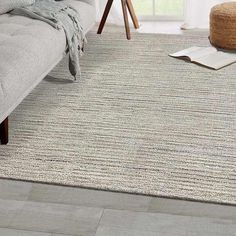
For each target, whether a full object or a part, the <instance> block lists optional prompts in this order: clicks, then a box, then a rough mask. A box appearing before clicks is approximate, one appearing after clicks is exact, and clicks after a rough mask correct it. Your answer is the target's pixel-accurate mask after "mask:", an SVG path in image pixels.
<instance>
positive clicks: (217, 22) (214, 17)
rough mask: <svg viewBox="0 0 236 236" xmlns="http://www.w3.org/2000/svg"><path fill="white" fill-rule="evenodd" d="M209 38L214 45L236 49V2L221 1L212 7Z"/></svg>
mask: <svg viewBox="0 0 236 236" xmlns="http://www.w3.org/2000/svg"><path fill="white" fill-rule="evenodd" d="M210 40H211V43H212V44H213V45H214V46H216V47H219V48H224V49H233V50H236V2H227V3H223V4H219V5H216V6H215V7H213V8H212V10H211V14H210Z"/></svg>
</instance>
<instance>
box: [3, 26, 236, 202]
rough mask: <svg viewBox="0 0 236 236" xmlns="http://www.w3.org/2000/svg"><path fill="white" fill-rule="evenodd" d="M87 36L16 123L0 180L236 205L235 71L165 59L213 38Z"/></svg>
mask: <svg viewBox="0 0 236 236" xmlns="http://www.w3.org/2000/svg"><path fill="white" fill-rule="evenodd" d="M132 37H133V39H132V40H131V41H127V40H126V39H125V37H124V34H123V32H122V34H121V33H120V32H112V31H110V32H107V31H106V32H104V34H103V35H102V36H97V35H96V34H95V33H90V34H89V35H88V45H87V49H86V54H85V56H84V57H83V58H82V60H81V66H82V71H83V75H82V77H81V79H79V81H78V82H77V83H72V82H70V79H71V77H70V75H69V73H68V69H67V67H68V64H67V60H64V61H62V63H61V64H60V65H59V66H58V67H57V68H55V69H54V71H53V72H52V73H51V74H50V76H48V77H47V78H46V79H45V80H44V81H43V82H42V83H41V84H40V85H39V86H38V87H37V88H36V89H35V90H34V91H33V92H32V93H31V94H30V95H29V96H28V97H27V98H26V99H25V100H24V101H23V103H22V104H21V105H20V106H19V107H18V108H17V109H16V110H15V111H14V112H13V114H12V115H11V116H10V124H11V126H10V143H9V145H8V146H0V177H2V178H11V179H19V180H29V181H36V182H37V181H39V182H45V183H55V184H63V185H70V186H78V187H86V188H95V189H102V190H111V191H120V192H129V193H137V194H145V195H153V196H162V197H171V198H180V199H190V200H199V201H207V202H217V203H226V204H236V135H235V134H236V95H235V93H236V65H232V66H230V67H227V68H224V69H222V70H220V71H213V70H209V69H206V68H203V67H199V66H197V65H194V64H191V63H186V62H184V61H181V60H176V59H173V58H170V57H168V56H167V55H168V53H171V52H176V51H178V50H181V49H183V48H186V47H188V46H193V45H197V46H201V45H202V46H205V45H208V40H207V34H206V33H200V32H193V33H187V34H185V35H152V34H150V35H145V34H138V33H136V34H133V36H132Z"/></svg>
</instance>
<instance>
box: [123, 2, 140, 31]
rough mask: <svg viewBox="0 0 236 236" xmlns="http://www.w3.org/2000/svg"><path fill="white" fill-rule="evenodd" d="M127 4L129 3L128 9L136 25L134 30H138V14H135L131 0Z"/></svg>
mask: <svg viewBox="0 0 236 236" xmlns="http://www.w3.org/2000/svg"><path fill="white" fill-rule="evenodd" d="M126 3H127V7H128V10H129V13H130V16H131V19H132V21H133V24H134V28H135V29H138V28H139V23H138V18H137V16H136V14H135V11H134V7H133V4H132V1H131V0H126Z"/></svg>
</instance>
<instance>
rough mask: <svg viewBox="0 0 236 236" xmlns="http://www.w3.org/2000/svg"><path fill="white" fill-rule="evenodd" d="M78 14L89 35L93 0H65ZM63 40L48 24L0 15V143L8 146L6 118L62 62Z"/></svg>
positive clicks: (62, 36)
mask: <svg viewBox="0 0 236 236" xmlns="http://www.w3.org/2000/svg"><path fill="white" fill-rule="evenodd" d="M64 1H65V2H68V3H69V4H71V5H72V6H73V7H74V8H76V9H77V10H78V12H79V13H80V16H81V23H82V26H83V28H84V30H85V32H88V31H89V30H90V29H91V28H92V27H93V25H94V23H95V7H94V0H64ZM65 48H66V37H65V34H64V32H63V31H62V30H60V31H58V30H56V29H54V28H53V27H52V26H50V25H49V24H47V23H45V22H42V21H39V20H33V19H30V18H27V17H23V16H15V15H14V16H13V15H11V14H4V15H0V72H1V73H0V140H1V144H7V143H8V116H9V115H10V113H11V112H12V111H13V110H14V109H15V108H16V107H17V106H18V105H19V104H20V103H21V102H22V100H23V99H24V98H25V97H26V96H27V95H28V94H29V93H30V92H31V91H32V89H33V88H34V87H35V86H36V85H37V84H38V83H39V82H40V81H41V80H42V79H43V78H44V77H45V76H46V75H47V74H48V73H49V72H50V71H51V70H52V69H53V68H54V67H55V65H56V64H57V63H58V62H59V61H60V60H61V59H62V58H63V55H64V52H65Z"/></svg>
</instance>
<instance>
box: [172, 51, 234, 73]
mask: <svg viewBox="0 0 236 236" xmlns="http://www.w3.org/2000/svg"><path fill="white" fill-rule="evenodd" d="M169 56H171V57H175V58H182V59H185V60H189V61H191V62H194V63H197V64H200V65H203V66H206V67H209V68H211V69H215V70H218V69H221V68H222V67H225V66H228V65H230V64H232V63H235V62H236V53H231V52H223V51H218V50H217V49H216V48H214V47H191V48H188V49H185V50H182V51H179V52H176V53H173V54H170V55H169Z"/></svg>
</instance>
